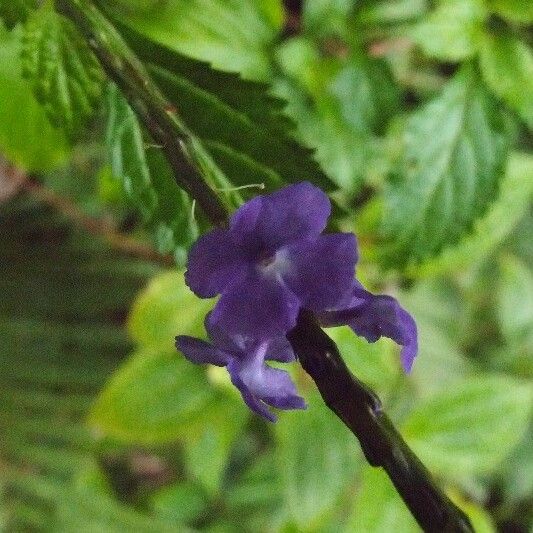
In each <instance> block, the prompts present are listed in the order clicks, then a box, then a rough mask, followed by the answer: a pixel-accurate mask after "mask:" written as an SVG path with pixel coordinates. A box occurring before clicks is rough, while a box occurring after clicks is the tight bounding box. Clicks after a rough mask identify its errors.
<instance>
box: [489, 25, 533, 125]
mask: <svg viewBox="0 0 533 533" xmlns="http://www.w3.org/2000/svg"><path fill="white" fill-rule="evenodd" d="M480 66H481V72H482V74H483V77H484V79H485V81H486V82H487V85H488V86H489V87H490V88H491V89H492V91H494V94H496V95H497V96H499V97H500V98H502V99H503V100H504V101H505V102H506V103H507V104H508V105H509V107H511V108H512V109H514V110H515V111H516V112H517V113H518V114H519V115H520V116H521V117H522V119H523V120H524V122H525V123H526V124H527V125H528V126H529V127H530V128H531V129H533V50H532V49H531V47H530V46H528V45H527V44H526V43H525V42H523V41H521V40H520V39H517V38H516V37H514V36H512V35H510V34H509V35H508V34H489V33H487V34H486V35H485V36H484V38H483V44H482V46H481V52H480Z"/></svg>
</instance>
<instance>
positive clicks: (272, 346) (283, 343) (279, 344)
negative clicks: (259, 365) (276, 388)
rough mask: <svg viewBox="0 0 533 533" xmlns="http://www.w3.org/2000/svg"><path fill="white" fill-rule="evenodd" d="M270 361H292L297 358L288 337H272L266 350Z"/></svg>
mask: <svg viewBox="0 0 533 533" xmlns="http://www.w3.org/2000/svg"><path fill="white" fill-rule="evenodd" d="M265 359H267V360H268V361H279V362H280V363H291V362H292V361H295V360H296V356H295V355H294V351H293V349H292V346H291V343H290V342H289V341H288V340H287V338H286V337H275V338H273V339H270V341H269V343H268V348H267V351H266V357H265Z"/></svg>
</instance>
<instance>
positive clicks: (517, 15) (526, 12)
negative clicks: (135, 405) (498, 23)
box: [489, 0, 533, 23]
mask: <svg viewBox="0 0 533 533" xmlns="http://www.w3.org/2000/svg"><path fill="white" fill-rule="evenodd" d="M489 5H490V6H491V7H492V8H493V9H494V11H495V12H497V13H499V14H500V15H502V16H504V17H505V18H507V19H509V20H510V21H516V22H523V23H526V22H531V21H533V6H532V5H531V3H530V2H522V0H489Z"/></svg>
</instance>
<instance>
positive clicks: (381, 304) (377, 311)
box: [316, 280, 418, 372]
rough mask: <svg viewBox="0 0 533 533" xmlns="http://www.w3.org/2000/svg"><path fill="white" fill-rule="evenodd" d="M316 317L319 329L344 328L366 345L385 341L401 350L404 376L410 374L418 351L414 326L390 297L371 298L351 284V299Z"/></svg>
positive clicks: (358, 286) (403, 310)
mask: <svg viewBox="0 0 533 533" xmlns="http://www.w3.org/2000/svg"><path fill="white" fill-rule="evenodd" d="M316 315H317V318H318V321H319V323H320V325H321V326H323V327H332V326H344V325H348V326H350V327H351V328H352V330H353V331H354V332H355V333H356V334H357V335H360V336H361V337H364V338H365V339H366V340H367V341H368V342H376V341H377V340H378V339H379V338H380V337H389V338H390V339H392V340H393V341H394V342H396V343H397V344H399V345H400V346H402V351H401V361H402V366H403V368H404V370H405V372H410V371H411V368H412V366H413V361H414V358H415V356H416V353H417V351H418V336H417V329H416V323H415V321H414V319H413V317H412V316H411V315H410V314H409V313H408V312H407V311H406V310H405V309H403V307H401V306H400V304H399V303H398V302H397V301H396V299H394V298H393V297H392V296H386V295H374V294H372V293H370V292H368V291H367V290H365V289H364V288H363V287H362V286H361V285H360V284H359V282H358V281H356V280H355V281H354V287H353V290H352V294H351V297H350V298H349V299H347V301H346V302H345V303H344V304H343V305H341V306H339V307H338V308H337V309H335V310H329V311H322V312H320V313H317V314H316Z"/></svg>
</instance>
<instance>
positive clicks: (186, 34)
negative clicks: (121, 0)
mask: <svg viewBox="0 0 533 533" xmlns="http://www.w3.org/2000/svg"><path fill="white" fill-rule="evenodd" d="M109 3H111V2H109ZM113 3H114V2H113ZM129 3H130V2H128V4H129ZM281 10H282V6H281V1H280V0H266V1H265V0H263V1H262V2H256V1H254V0H231V1H229V2H228V1H227V0H169V1H167V2H163V3H160V5H159V8H158V9H157V10H155V11H152V12H151V13H150V15H149V16H146V15H143V14H142V13H140V14H139V15H138V16H133V17H130V18H129V19H128V23H129V24H131V25H132V26H133V27H134V28H136V29H137V30H138V31H140V32H142V33H143V34H144V35H146V36H148V37H150V38H151V39H153V40H154V41H157V42H160V43H162V44H164V45H165V46H168V47H169V48H172V49H173V50H176V51H177V52H180V53H181V54H184V55H186V56H190V57H193V58H195V59H200V60H203V61H209V62H210V63H212V64H213V66H214V67H215V68H219V69H222V70H230V71H238V72H242V73H243V74H244V75H245V76H246V77H248V78H255V79H257V78H259V79H268V78H269V77H270V69H271V67H270V61H269V56H268V46H269V45H270V44H271V43H272V41H273V40H274V39H275V38H276V36H277V34H278V31H279V30H280V29H281V25H282V17H281V13H280V12H281ZM275 11H277V12H278V13H277V14H276V13H275ZM121 20H123V18H121Z"/></svg>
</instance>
